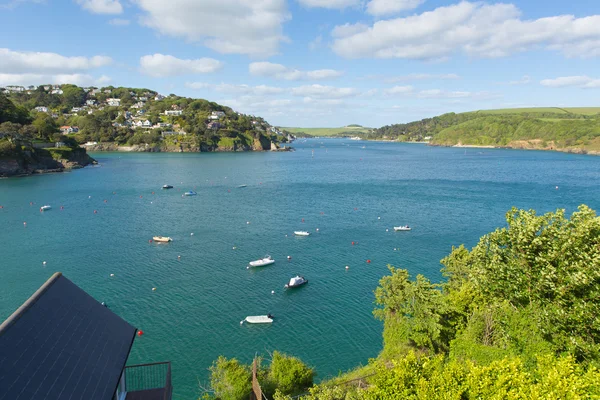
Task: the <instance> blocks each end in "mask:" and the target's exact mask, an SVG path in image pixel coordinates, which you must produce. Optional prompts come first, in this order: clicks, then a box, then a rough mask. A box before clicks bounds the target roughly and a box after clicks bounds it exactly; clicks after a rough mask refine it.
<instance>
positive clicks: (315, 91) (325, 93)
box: [292, 85, 360, 99]
mask: <svg viewBox="0 0 600 400" xmlns="http://www.w3.org/2000/svg"><path fill="white" fill-rule="evenodd" d="M292 94H293V95H294V96H302V97H310V98H317V99H341V98H346V97H356V96H358V95H360V92H359V91H358V90H356V89H355V88H338V87H333V86H322V85H307V86H299V87H295V88H292Z"/></svg>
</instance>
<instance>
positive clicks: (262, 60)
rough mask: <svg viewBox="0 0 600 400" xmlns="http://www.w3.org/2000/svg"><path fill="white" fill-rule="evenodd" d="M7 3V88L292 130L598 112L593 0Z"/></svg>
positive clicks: (3, 78) (3, 36) (0, 15)
mask: <svg viewBox="0 0 600 400" xmlns="http://www.w3.org/2000/svg"><path fill="white" fill-rule="evenodd" d="M505 1H506V2H504V3H501V2H494V1H485V2H475V1H462V2H461V1H460V0H0V85H10V84H37V83H48V82H50V83H75V84H78V85H96V86H102V85H109V84H110V85H114V86H131V87H146V88H150V89H153V90H157V91H159V92H161V93H163V94H169V93H175V94H178V95H182V96H190V97H200V98H206V99H209V100H212V101H217V102H219V103H222V104H226V105H228V106H231V107H233V108H234V109H235V110H238V111H241V112H244V113H252V114H257V115H260V116H263V117H265V118H266V119H267V120H268V121H269V122H271V123H273V124H276V125H281V126H302V127H321V126H342V125H346V124H352V123H358V124H362V125H365V126H372V127H379V126H382V125H385V124H390V123H397V122H408V121H412V120H416V119H420V118H423V117H428V116H434V115H438V114H442V113H445V112H450V111H455V112H460V111H470V110H478V109H490V108H506V107H530V106H558V107H566V106H600V62H599V60H600V8H598V7H597V5H596V4H595V3H596V1H590V0H585V1H581V0H571V1H564V0H514V1H512V2H510V1H511V0H505Z"/></svg>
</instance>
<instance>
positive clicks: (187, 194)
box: [184, 190, 198, 196]
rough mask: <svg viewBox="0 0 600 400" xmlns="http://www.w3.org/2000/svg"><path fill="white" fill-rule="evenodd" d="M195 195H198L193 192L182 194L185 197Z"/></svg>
mask: <svg viewBox="0 0 600 400" xmlns="http://www.w3.org/2000/svg"><path fill="white" fill-rule="evenodd" d="M197 194H198V193H196V192H194V191H193V190H190V191H189V192H185V193H184V195H185V196H195V195H197Z"/></svg>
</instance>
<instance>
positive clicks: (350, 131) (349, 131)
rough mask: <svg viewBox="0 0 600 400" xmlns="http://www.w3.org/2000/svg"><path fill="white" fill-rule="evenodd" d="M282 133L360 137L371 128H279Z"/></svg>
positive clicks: (359, 126)
mask: <svg viewBox="0 0 600 400" xmlns="http://www.w3.org/2000/svg"><path fill="white" fill-rule="evenodd" d="M281 129H282V130H284V131H288V132H291V133H293V134H294V135H296V134H298V135H302V134H305V135H309V136H319V137H320V136H334V137H340V136H360V135H362V134H367V133H370V132H371V131H372V130H373V129H372V128H365V127H363V126H361V125H356V124H353V125H347V126H343V127H340V128H290V127H286V128H281Z"/></svg>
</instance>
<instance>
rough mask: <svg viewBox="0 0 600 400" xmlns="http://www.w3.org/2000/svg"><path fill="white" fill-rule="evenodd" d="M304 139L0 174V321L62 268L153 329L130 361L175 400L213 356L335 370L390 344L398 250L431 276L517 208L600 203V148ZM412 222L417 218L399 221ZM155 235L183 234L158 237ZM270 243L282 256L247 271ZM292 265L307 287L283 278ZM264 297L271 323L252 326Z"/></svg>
mask: <svg viewBox="0 0 600 400" xmlns="http://www.w3.org/2000/svg"><path fill="white" fill-rule="evenodd" d="M294 147H295V148H296V151H295V152H288V153H236V154H233V153H227V154H226V153H222V154H206V153H202V154H173V153H157V154H146V153H136V154H123V153H96V154H93V155H92V156H93V157H95V158H96V159H97V160H98V161H99V163H100V165H99V166H97V167H89V168H85V169H81V170H76V171H73V172H70V173H61V174H51V175H44V176H33V177H26V178H11V179H4V180H0V206H2V207H3V208H2V209H0V320H4V319H5V318H6V317H8V316H9V315H10V314H11V313H12V312H13V311H14V310H15V309H16V308H17V307H18V306H19V305H21V304H22V303H23V302H24V301H25V300H26V299H27V298H28V297H29V296H30V295H31V294H32V293H33V292H34V291H35V290H36V289H37V288H38V287H39V286H40V285H41V284H42V283H44V282H45V281H46V279H48V278H49V277H50V276H51V275H52V273H54V272H56V271H61V272H63V274H64V275H65V276H66V277H68V278H69V279H71V280H72V281H73V282H75V283H76V284H77V285H79V286H80V287H82V288H83V289H84V290H86V291H87V292H88V293H90V294H91V295H92V296H94V297H95V298H96V299H97V300H98V301H104V302H106V303H107V304H108V305H109V306H110V308H111V310H113V311H114V312H116V313H117V314H119V315H120V316H121V317H123V318H124V319H125V320H127V321H129V322H130V323H131V324H132V325H134V326H136V327H137V328H138V329H141V330H143V331H144V335H143V336H141V337H138V338H136V340H135V343H134V347H133V350H132V353H131V356H130V359H129V364H136V363H147V362H154V361H163V360H171V361H172V363H173V385H174V399H193V398H197V396H198V394H199V389H198V385H199V383H200V384H206V383H207V381H208V376H209V372H208V367H209V366H210V365H211V363H212V361H213V360H214V359H216V358H217V357H218V356H219V355H224V356H226V357H236V358H238V359H240V360H241V361H243V362H250V361H251V360H252V358H253V356H254V355H255V354H256V353H258V354H263V355H267V356H268V352H269V351H273V350H275V349H276V350H280V351H283V352H286V353H289V354H292V355H296V356H299V357H300V358H302V360H304V361H305V362H306V363H308V364H310V365H311V366H313V367H315V368H316V370H317V374H318V376H317V378H318V379H325V378H327V377H330V376H333V375H337V374H338V372H340V371H344V370H347V369H350V368H353V367H355V366H357V365H359V364H365V363H367V362H368V359H369V358H370V357H375V356H376V355H377V354H378V352H379V351H380V349H381V331H382V325H381V322H379V321H377V320H375V319H374V318H373V316H372V310H373V308H374V304H373V300H374V296H373V290H374V289H375V288H376V287H377V284H378V281H379V279H380V278H381V277H382V276H383V275H385V274H386V273H387V267H386V266H387V264H392V265H394V266H397V267H402V268H407V269H408V270H409V271H410V272H411V274H412V275H413V276H414V275H416V274H424V275H426V276H427V277H429V278H430V279H432V280H433V281H436V282H437V281H440V280H441V279H442V276H441V274H440V263H439V261H440V259H442V258H443V257H444V256H446V255H447V254H448V253H449V252H450V251H451V249H452V246H458V245H460V244H462V243H464V244H465V245H467V246H468V247H472V246H473V245H475V244H476V243H477V241H478V239H479V237H480V236H482V235H484V234H486V233H488V232H490V231H492V230H494V229H495V228H496V227H499V226H504V225H505V219H504V215H505V213H506V212H507V211H508V210H509V209H510V208H511V207H513V206H516V207H520V208H527V209H530V208H533V209H536V210H537V211H538V212H540V213H541V212H547V211H552V210H555V209H557V208H565V209H567V211H568V212H569V213H570V212H572V211H574V210H575V209H576V207H577V206H578V205H580V204H582V203H585V204H588V205H589V206H591V207H592V208H594V209H599V208H600V186H599V178H600V158H599V157H594V156H585V155H572V154H563V153H554V152H540V151H516V150H500V149H475V148H469V149H458V148H440V147H428V146H425V145H420V144H399V143H378V142H357V141H350V140H342V139H326V140H321V139H311V140H307V141H303V142H297V143H294ZM163 184H171V185H173V186H175V188H174V189H172V190H161V186H162V185H163ZM240 185H247V187H244V188H239V187H238V186H240ZM187 190H195V191H196V192H197V193H198V195H197V196H193V197H182V193H183V192H184V191H187ZM153 192H154V193H153ZM30 202H31V203H33V205H30ZM45 204H49V205H52V207H53V209H52V210H50V211H47V212H44V213H41V212H40V211H39V208H40V206H42V205H45ZM61 206H63V207H64V209H62V210H61ZM94 211H96V212H94ZM24 222H26V223H27V224H26V226H24V224H23V223H24ZM404 224H408V225H410V226H411V227H412V228H413V230H412V231H411V232H394V231H393V226H398V225H404ZM317 229H318V230H317ZM295 230H306V231H309V232H310V233H311V235H310V236H308V237H295V236H294V235H293V231H295ZM192 233H193V235H191V234H192ZM155 235H164V236H170V237H172V238H173V242H172V243H169V244H157V243H149V242H148V240H149V239H151V238H152V236H155ZM353 242H354V244H353ZM265 254H270V255H271V256H272V257H273V258H274V259H275V260H276V263H275V264H274V265H272V266H269V267H265V268H262V269H250V270H248V269H246V266H247V264H248V262H249V261H251V260H255V259H258V258H262V257H263V256H264V255H265ZM178 256H180V258H178ZM287 256H291V260H289V261H288V260H287ZM367 260H370V262H367ZM44 261H46V264H45V265H44V264H43V262H44ZM346 266H348V267H349V268H348V269H346V268H345V267H346ZM111 274H114V276H112V277H111ZM296 274H300V275H303V276H305V277H306V278H307V279H308V281H309V283H308V285H306V286H304V287H302V288H298V289H295V290H288V291H286V290H284V288H283V286H284V285H285V284H286V283H287V281H288V280H289V279H290V278H291V277H293V276H295V275H296ZM152 288H156V290H155V291H153V290H152ZM272 291H274V294H272V293H271V292H272ZM269 312H270V313H272V314H273V315H274V316H275V322H274V323H273V324H272V325H271V326H252V325H248V324H244V325H240V321H241V320H242V319H243V318H245V317H246V316H247V315H261V314H267V313H269Z"/></svg>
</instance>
